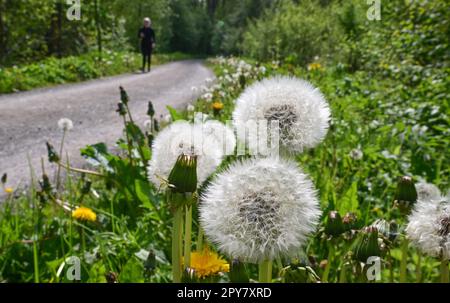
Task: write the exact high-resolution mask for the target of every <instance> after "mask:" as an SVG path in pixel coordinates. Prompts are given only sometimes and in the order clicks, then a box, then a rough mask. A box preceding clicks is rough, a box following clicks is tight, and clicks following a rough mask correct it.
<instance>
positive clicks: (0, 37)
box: [0, 0, 7, 64]
mask: <svg viewBox="0 0 450 303" xmlns="http://www.w3.org/2000/svg"><path fill="white" fill-rule="evenodd" d="M4 10H5V9H4V6H3V0H0V64H3V63H4V61H5V54H6V48H7V45H6V31H5V25H4V24H3V12H4Z"/></svg>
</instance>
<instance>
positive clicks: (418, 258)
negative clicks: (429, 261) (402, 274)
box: [416, 252, 422, 283]
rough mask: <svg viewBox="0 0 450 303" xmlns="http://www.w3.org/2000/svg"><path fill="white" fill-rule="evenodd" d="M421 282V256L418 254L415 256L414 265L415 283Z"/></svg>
mask: <svg viewBox="0 0 450 303" xmlns="http://www.w3.org/2000/svg"><path fill="white" fill-rule="evenodd" d="M421 280H422V255H421V254H420V252H419V254H418V256H417V265H416V283H420V281H421Z"/></svg>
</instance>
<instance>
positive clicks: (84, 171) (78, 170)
mask: <svg viewBox="0 0 450 303" xmlns="http://www.w3.org/2000/svg"><path fill="white" fill-rule="evenodd" d="M58 165H59V166H61V167H62V168H64V169H67V170H69V171H72V172H75V173H80V174H87V175H92V176H97V177H103V178H106V176H105V175H102V174H100V173H98V172H95V171H91V170H86V169H80V168H74V167H70V166H68V165H65V164H62V163H61V162H58Z"/></svg>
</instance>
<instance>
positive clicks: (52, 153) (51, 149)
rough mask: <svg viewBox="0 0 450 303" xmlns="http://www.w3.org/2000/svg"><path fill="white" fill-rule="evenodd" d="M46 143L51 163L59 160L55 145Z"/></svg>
mask: <svg viewBox="0 0 450 303" xmlns="http://www.w3.org/2000/svg"><path fill="white" fill-rule="evenodd" d="M45 144H46V145H47V153H48V161H49V162H50V163H56V162H59V160H60V158H59V156H58V153H57V152H56V150H55V148H54V147H53V145H51V144H50V143H48V142H46V143H45Z"/></svg>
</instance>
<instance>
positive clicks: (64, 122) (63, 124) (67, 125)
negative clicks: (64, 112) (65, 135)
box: [58, 118, 73, 131]
mask: <svg viewBox="0 0 450 303" xmlns="http://www.w3.org/2000/svg"><path fill="white" fill-rule="evenodd" d="M58 128H59V129H60V130H62V131H69V130H72V129H73V122H72V120H70V119H68V118H61V119H59V121H58Z"/></svg>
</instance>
